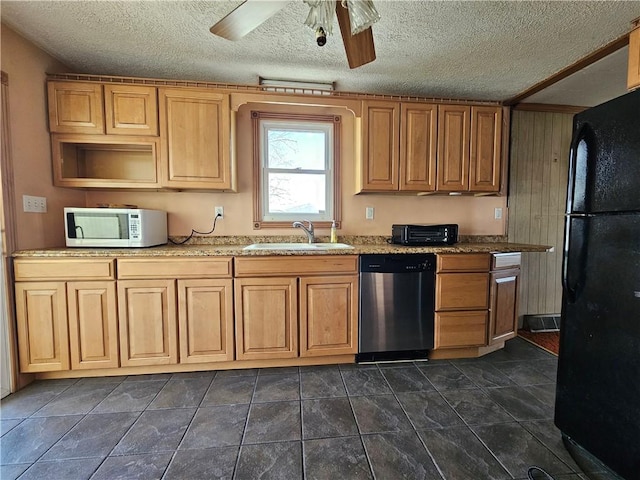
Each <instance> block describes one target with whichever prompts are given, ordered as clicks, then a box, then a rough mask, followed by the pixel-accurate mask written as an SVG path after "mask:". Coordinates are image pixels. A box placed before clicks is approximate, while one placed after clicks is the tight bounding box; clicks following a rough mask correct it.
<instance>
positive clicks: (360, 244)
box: [13, 236, 553, 258]
mask: <svg viewBox="0 0 640 480" xmlns="http://www.w3.org/2000/svg"><path fill="white" fill-rule="evenodd" d="M182 238H184V237H182ZM387 238H388V237H380V236H370V237H365V236H344V237H339V238H338V241H339V242H340V243H346V244H348V245H351V246H353V248H349V249H346V248H345V249H335V250H243V248H244V247H245V246H247V245H250V244H252V243H269V242H271V243H282V242H297V243H302V242H300V241H299V238H297V237H295V238H291V237H274V236H270V237H267V236H264V237H199V238H197V239H193V240H195V241H196V242H198V243H195V244H185V245H173V244H167V245H161V246H157V247H148V248H86V247H82V248H67V247H58V248H47V249H33V250H21V251H17V252H15V253H14V254H13V257H15V258H29V257H69V258H74V257H175V256H177V257H180V256H183V257H213V256H234V257H237V256H274V255H279V256H308V255H364V254H408V253H491V252H494V253H509V252H549V251H553V247H551V246H548V245H531V244H522V243H509V242H507V241H505V240H506V239H505V238H504V237H498V236H492V237H472V236H467V237H461V238H460V240H461V241H460V242H459V243H457V244H455V245H450V246H431V247H413V246H412V247H407V246H402V245H393V244H389V243H387ZM205 239H206V240H207V241H206V242H205V241H203V240H205ZM173 240H174V241H179V240H180V237H177V238H173ZM193 240H192V241H193ZM327 240H328V238H323V237H320V238H318V241H319V242H322V243H325V242H326V241H327Z"/></svg>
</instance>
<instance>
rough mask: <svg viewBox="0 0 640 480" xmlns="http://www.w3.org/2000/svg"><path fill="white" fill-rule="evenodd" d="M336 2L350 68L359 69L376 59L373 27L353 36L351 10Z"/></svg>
mask: <svg viewBox="0 0 640 480" xmlns="http://www.w3.org/2000/svg"><path fill="white" fill-rule="evenodd" d="M341 3H342V2H340V1H339V0H338V1H337V2H336V16H337V17H338V24H339V25H340V32H341V33H342V41H343V43H344V50H345V52H346V53H347V61H348V62H349V68H358V67H360V66H362V65H365V64H367V63H369V62H373V61H374V60H375V59H376V49H375V45H374V44H373V32H372V31H371V27H369V28H367V29H366V30H363V31H362V32H360V33H358V34H356V35H351V20H349V10H347V9H346V8H344V7H343V6H342V5H341Z"/></svg>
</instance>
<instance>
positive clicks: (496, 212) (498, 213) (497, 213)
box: [493, 207, 502, 220]
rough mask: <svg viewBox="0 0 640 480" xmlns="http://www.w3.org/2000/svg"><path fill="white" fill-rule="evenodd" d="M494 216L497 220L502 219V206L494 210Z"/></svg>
mask: <svg viewBox="0 0 640 480" xmlns="http://www.w3.org/2000/svg"><path fill="white" fill-rule="evenodd" d="M493 217H494V218H495V219H496V220H500V219H501V218H502V208H499V207H498V208H495V209H494V210H493Z"/></svg>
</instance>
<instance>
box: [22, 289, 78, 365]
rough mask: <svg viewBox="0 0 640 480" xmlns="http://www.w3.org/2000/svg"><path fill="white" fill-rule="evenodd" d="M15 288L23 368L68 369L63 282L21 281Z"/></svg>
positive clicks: (67, 339)
mask: <svg viewBox="0 0 640 480" xmlns="http://www.w3.org/2000/svg"><path fill="white" fill-rule="evenodd" d="M15 289H16V292H15V293H16V319H17V327H18V353H19V359H20V371H21V372H23V373H30V372H49V371H55V370H69V344H68V343H69V337H68V331H67V306H66V296H65V284H64V282H18V283H16V285H15Z"/></svg>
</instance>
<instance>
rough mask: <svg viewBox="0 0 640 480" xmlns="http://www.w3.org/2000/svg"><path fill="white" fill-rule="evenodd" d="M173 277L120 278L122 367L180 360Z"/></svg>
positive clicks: (119, 301)
mask: <svg viewBox="0 0 640 480" xmlns="http://www.w3.org/2000/svg"><path fill="white" fill-rule="evenodd" d="M175 299H176V289H175V281H174V280H122V281H119V282H118V310H119V325H120V357H121V362H120V363H121V364H122V366H123V367H128V366H135V365H168V364H174V363H177V362H178V345H177V324H176V300H175Z"/></svg>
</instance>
